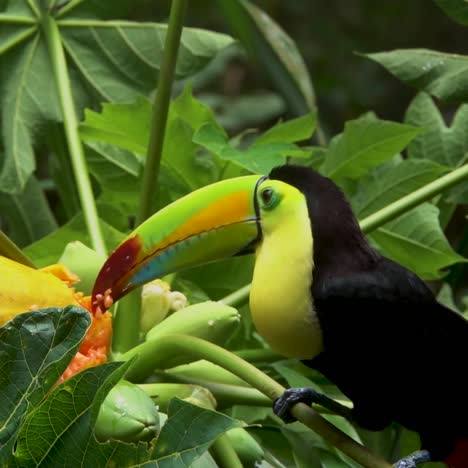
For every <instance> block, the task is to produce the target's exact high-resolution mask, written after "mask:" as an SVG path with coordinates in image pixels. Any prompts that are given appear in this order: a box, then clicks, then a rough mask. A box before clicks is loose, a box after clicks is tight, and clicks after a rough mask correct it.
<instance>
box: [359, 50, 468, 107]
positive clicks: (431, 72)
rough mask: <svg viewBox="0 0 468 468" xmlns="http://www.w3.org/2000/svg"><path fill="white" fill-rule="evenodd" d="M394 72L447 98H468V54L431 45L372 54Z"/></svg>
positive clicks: (406, 80) (398, 76)
mask: <svg viewBox="0 0 468 468" xmlns="http://www.w3.org/2000/svg"><path fill="white" fill-rule="evenodd" d="M365 56H366V57H368V58H370V59H371V60H374V61H375V62H377V63H380V65H382V66H383V67H385V68H386V69H387V70H388V71H389V72H390V73H392V74H393V75H395V76H396V77H397V78H399V79H400V80H402V81H404V82H405V83H407V84H409V85H411V86H414V87H415V88H417V89H419V90H421V91H426V92H427V93H429V94H432V95H433V96H435V97H437V98H439V99H441V100H443V101H455V102H460V101H462V102H463V101H466V100H468V57H466V56H464V55H456V54H447V53H443V52H436V51H433V50H427V49H401V50H394V51H391V52H380V53H376V54H368V55H365Z"/></svg>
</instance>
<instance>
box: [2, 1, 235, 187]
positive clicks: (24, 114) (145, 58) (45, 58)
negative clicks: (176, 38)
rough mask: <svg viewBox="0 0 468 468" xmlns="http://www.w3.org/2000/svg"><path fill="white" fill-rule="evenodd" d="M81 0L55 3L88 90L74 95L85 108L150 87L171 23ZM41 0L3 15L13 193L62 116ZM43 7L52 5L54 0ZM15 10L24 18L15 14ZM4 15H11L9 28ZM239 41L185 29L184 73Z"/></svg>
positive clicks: (6, 172) (6, 168)
mask: <svg viewBox="0 0 468 468" xmlns="http://www.w3.org/2000/svg"><path fill="white" fill-rule="evenodd" d="M26 3H27V5H26ZM82 3H83V2H71V3H70V4H69V5H67V6H65V7H64V8H63V11H62V12H65V14H63V15H61V13H60V9H55V10H52V14H55V15H58V16H59V19H58V21H57V23H58V26H59V29H60V33H61V40H62V42H63V45H64V47H65V50H66V52H67V59H68V60H69V64H70V75H72V77H73V79H74V80H75V81H74V91H76V90H78V89H79V90H81V94H80V93H77V92H75V96H74V97H75V104H76V106H77V109H78V112H79V113H81V112H82V109H83V106H84V105H85V103H86V102H87V101H89V97H90V96H96V95H98V96H100V98H101V100H108V101H122V100H130V99H134V98H135V97H136V96H137V95H139V94H142V93H144V94H149V93H150V92H151V91H152V90H154V88H155V87H156V84H157V80H158V76H159V69H160V65H161V57H162V49H163V44H164V40H165V35H166V32H167V25H165V24H155V23H132V22H128V21H103V20H99V19H97V17H96V15H97V14H99V11H98V10H99V8H98V7H99V5H98V4H97V2H94V3H95V5H94V8H95V10H96V14H95V15H94V17H89V18H87V17H86V16H88V14H87V13H89V12H90V11H91V10H89V8H90V2H86V3H87V4H88V5H87V9H86V12H87V13H86V14H83V13H84V12H83V11H82V10H83V9H82V8H79V6H80V4H82ZM35 5H36V4H35V3H34V2H16V1H15V2H8V3H7V6H6V9H5V10H4V12H3V13H1V14H0V25H1V27H0V31H2V32H1V33H0V54H1V53H2V52H3V54H2V55H0V69H1V74H0V92H1V94H2V101H1V109H2V135H3V140H4V146H5V153H4V158H3V161H0V167H1V172H0V185H1V187H2V190H3V191H5V192H9V193H17V192H20V191H21V190H22V188H23V187H24V185H25V184H26V182H27V181H28V179H29V177H30V175H31V174H32V172H33V171H34V169H35V159H34V152H33V149H34V143H35V140H36V139H38V138H42V137H43V135H44V132H45V124H46V123H47V122H49V121H61V120H62V115H61V111H60V108H59V101H58V94H57V88H56V87H55V86H54V83H55V82H56V80H55V77H54V74H53V68H52V65H51V61H50V59H49V51H48V48H47V44H46V41H45V36H44V34H43V33H41V30H40V26H41V25H40V12H39V7H37V6H35ZM124 6H125V5H124ZM4 8H5V7H4ZM40 8H41V9H46V8H47V5H46V4H43V5H41V7H40ZM92 8H93V7H92V6H91V9H92ZM33 10H35V11H33ZM34 13H35V14H34ZM75 13H76V14H77V16H76V17H74V16H73V15H74V14H75ZM13 15H16V16H13ZM13 17H14V18H17V19H15V20H12V18H13ZM2 20H4V22H7V20H8V23H7V26H6V27H5V29H3V28H4V26H3V25H2ZM15 21H17V22H16V23H15ZM25 22H27V23H26V24H27V26H25V24H24V23H25ZM35 31H36V32H35ZM232 42H233V40H232V38H230V37H229V36H227V35H224V34H218V33H214V32H210V31H204V30H198V29H191V28H185V29H184V30H183V33H182V39H181V48H180V51H179V55H178V61H177V67H176V75H177V77H178V78H185V77H188V76H191V75H193V74H194V73H196V72H197V71H199V70H200V69H201V68H203V67H204V66H205V65H206V64H207V63H208V62H209V61H210V60H211V59H212V58H213V56H215V55H216V54H217V52H218V51H219V50H221V49H223V48H225V47H226V46H228V45H229V44H231V43H232ZM63 78H64V77H62V78H61V79H63Z"/></svg>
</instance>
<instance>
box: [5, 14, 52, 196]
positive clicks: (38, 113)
mask: <svg viewBox="0 0 468 468" xmlns="http://www.w3.org/2000/svg"><path fill="white" fill-rule="evenodd" d="M0 24H1V22H0ZM1 47H2V44H0V49H1ZM0 69H1V74H0V95H1V101H0V102H1V107H0V108H1V116H2V120H1V122H2V137H3V144H4V148H5V151H4V153H3V158H2V161H0V167H1V172H0V186H1V187H2V190H3V191H4V192H9V193H18V192H21V191H22V190H23V188H24V186H25V185H26V183H27V181H28V180H29V178H30V176H31V174H32V172H33V171H34V169H35V159H34V150H33V145H34V139H35V138H36V137H37V136H38V134H39V132H40V130H41V127H44V126H45V123H46V122H49V121H58V120H60V118H61V117H60V109H59V103H58V97H57V93H56V92H55V90H54V88H51V83H54V82H55V81H54V75H53V73H52V65H51V62H50V60H49V56H48V52H47V47H46V44H45V42H44V40H43V38H42V36H41V35H40V34H39V33H36V34H35V35H34V36H32V37H31V38H30V39H28V40H27V41H23V43H21V44H20V45H18V46H16V47H15V48H14V49H12V50H11V51H9V52H8V53H7V54H4V55H1V56H0ZM42 129H43V128H42Z"/></svg>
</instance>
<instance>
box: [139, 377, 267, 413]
mask: <svg viewBox="0 0 468 468" xmlns="http://www.w3.org/2000/svg"><path fill="white" fill-rule="evenodd" d="M158 375H159V373H158ZM161 376H162V377H163V378H164V380H165V381H169V382H177V383H179V384H185V385H198V386H200V387H203V388H206V389H207V390H209V391H210V392H211V393H212V394H213V396H214V397H215V399H216V402H217V403H218V407H219V408H228V407H230V406H232V405H246V406H267V407H271V400H270V399H269V398H267V397H266V396H265V395H264V394H263V393H261V392H259V391H258V390H257V389H255V388H251V387H245V386H243V387H242V386H240V385H231V384H225V383H219V382H213V381H208V380H203V379H192V378H189V377H181V376H177V375H170V374H165V373H163V372H161ZM148 385H155V386H157V385H158V384H147V386H148ZM145 391H146V392H147V393H149V392H148V391H147V390H146V388H145Z"/></svg>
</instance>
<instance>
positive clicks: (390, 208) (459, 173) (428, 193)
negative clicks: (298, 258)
mask: <svg viewBox="0 0 468 468" xmlns="http://www.w3.org/2000/svg"><path fill="white" fill-rule="evenodd" d="M467 178H468V164H465V165H464V166H461V167H459V168H458V169H455V170H453V171H452V172H449V173H448V174H446V175H444V176H442V177H440V178H439V179H437V180H434V181H433V182H431V183H429V184H427V185H426V186H424V187H421V188H420V189H418V190H415V191H414V192H412V193H409V194H408V195H405V196H404V197H402V198H400V199H399V200H397V201H395V202H393V203H390V205H387V206H386V207H384V208H382V209H381V210H379V211H376V212H375V213H373V214H371V215H369V216H367V217H366V218H364V219H363V220H362V221H360V222H359V225H360V226H361V229H362V230H363V232H364V233H366V234H368V233H370V232H372V231H375V230H376V229H378V228H379V227H380V226H383V225H384V224H385V223H388V222H389V221H391V220H392V219H395V218H397V217H398V216H400V215H401V214H403V213H405V212H406V211H409V210H410V209H412V208H414V207H415V206H417V205H419V204H421V203H423V202H425V201H427V200H429V199H431V198H432V197H434V196H436V195H438V194H439V193H441V192H443V191H444V190H446V189H448V188H450V187H452V186H454V185H456V184H458V183H460V182H462V181H463V180H464V179H467ZM250 286H251V285H250V284H248V285H246V286H243V287H242V288H240V289H238V290H237V291H234V292H233V293H231V294H229V295H228V296H226V297H224V298H223V299H221V300H220V302H222V303H223V304H228V305H231V303H228V302H226V301H232V303H233V304H238V303H239V304H244V303H245V302H247V300H248V297H249V292H250ZM232 298H234V299H232Z"/></svg>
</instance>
